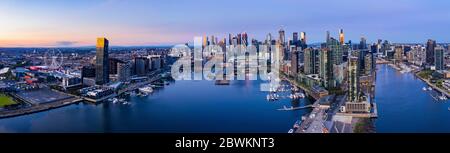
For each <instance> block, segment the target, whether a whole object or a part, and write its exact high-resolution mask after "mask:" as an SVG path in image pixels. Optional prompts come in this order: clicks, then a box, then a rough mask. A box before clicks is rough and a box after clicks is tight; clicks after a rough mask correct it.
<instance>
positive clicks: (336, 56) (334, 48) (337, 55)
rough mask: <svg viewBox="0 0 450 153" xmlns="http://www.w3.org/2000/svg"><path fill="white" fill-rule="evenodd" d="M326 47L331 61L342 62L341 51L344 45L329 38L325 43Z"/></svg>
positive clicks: (342, 51) (336, 63)
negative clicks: (329, 52)
mask: <svg viewBox="0 0 450 153" xmlns="http://www.w3.org/2000/svg"><path fill="white" fill-rule="evenodd" d="M327 48H329V49H330V51H331V57H332V59H331V60H332V61H331V62H332V63H333V64H335V65H340V64H342V63H343V53H344V47H343V46H342V45H340V44H339V42H338V40H336V39H334V38H330V40H329V41H328V44H327Z"/></svg>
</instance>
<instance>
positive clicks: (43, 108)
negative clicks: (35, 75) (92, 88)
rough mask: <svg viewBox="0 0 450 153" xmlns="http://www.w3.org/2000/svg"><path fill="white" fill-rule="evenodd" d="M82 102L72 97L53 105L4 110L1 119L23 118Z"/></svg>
mask: <svg viewBox="0 0 450 153" xmlns="http://www.w3.org/2000/svg"><path fill="white" fill-rule="evenodd" d="M81 101H83V100H82V99H80V98H77V97H71V98H68V99H64V100H61V101H57V102H52V103H47V104H38V105H32V106H30V107H25V108H19V109H14V110H3V111H0V118H8V117H15V116H21V115H26V114H31V113H37V112H41V111H46V110H50V109H54V108H59V107H63V106H67V105H71V104H75V103H79V102H81Z"/></svg>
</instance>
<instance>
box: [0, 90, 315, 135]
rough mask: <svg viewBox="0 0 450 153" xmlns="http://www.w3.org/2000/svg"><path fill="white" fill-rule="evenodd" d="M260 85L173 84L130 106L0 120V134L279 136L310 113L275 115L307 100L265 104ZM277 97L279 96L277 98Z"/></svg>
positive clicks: (94, 107) (134, 100) (65, 110)
mask: <svg viewBox="0 0 450 153" xmlns="http://www.w3.org/2000/svg"><path fill="white" fill-rule="evenodd" d="M260 83H262V82H261V81H232V83H231V85H228V86H216V85H214V81H176V82H174V83H172V84H170V85H169V86H167V87H165V88H163V89H161V90H155V93H153V94H152V95H150V96H148V97H131V98H130V102H131V105H128V106H127V105H121V104H113V103H103V104H98V105H93V104H76V105H71V106H67V107H63V108H58V109H54V110H50V111H45V112H40V113H36V114H31V115H26V116H20V117H14V118H7V119H0V131H1V132H279V133H286V132H287V131H288V130H289V129H290V128H292V125H293V123H294V122H295V121H296V120H298V119H300V117H301V116H302V115H303V114H305V113H307V112H308V111H310V110H298V111H278V110H276V109H279V108H282V107H283V106H284V105H286V106H291V105H292V106H300V105H305V104H307V103H310V102H309V101H308V100H297V101H291V99H282V100H279V101H274V102H268V101H267V100H266V94H267V93H265V92H261V91H259V88H260V86H259V85H260ZM280 94H281V93H280Z"/></svg>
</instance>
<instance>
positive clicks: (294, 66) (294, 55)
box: [291, 48, 299, 76]
mask: <svg viewBox="0 0 450 153" xmlns="http://www.w3.org/2000/svg"><path fill="white" fill-rule="evenodd" d="M298 58H299V56H298V51H297V50H296V49H295V48H293V50H291V73H292V75H293V76H296V75H297V74H298V61H299V60H298Z"/></svg>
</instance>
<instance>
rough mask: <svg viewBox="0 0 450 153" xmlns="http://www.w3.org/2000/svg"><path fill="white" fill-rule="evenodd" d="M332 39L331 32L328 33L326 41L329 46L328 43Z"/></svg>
mask: <svg viewBox="0 0 450 153" xmlns="http://www.w3.org/2000/svg"><path fill="white" fill-rule="evenodd" d="M330 38H331V36H330V31H327V38H326V39H327V40H326V43H327V44H328V42H329V41H330Z"/></svg>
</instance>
